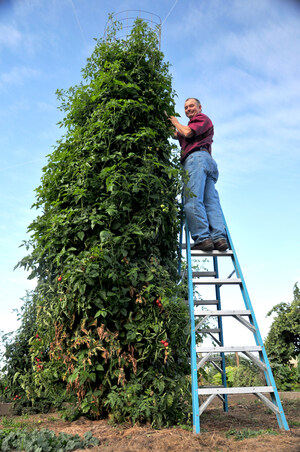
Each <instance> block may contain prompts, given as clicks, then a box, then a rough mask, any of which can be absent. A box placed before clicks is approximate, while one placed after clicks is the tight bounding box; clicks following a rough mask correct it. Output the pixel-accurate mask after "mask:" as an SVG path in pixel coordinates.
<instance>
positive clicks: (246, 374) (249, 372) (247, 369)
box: [207, 355, 265, 388]
mask: <svg viewBox="0 0 300 452" xmlns="http://www.w3.org/2000/svg"><path fill="white" fill-rule="evenodd" d="M225 360H226V381H227V386H228V387H229V388H231V387H242V386H261V385H263V384H265V380H264V375H263V372H262V371H261V370H259V369H258V367H257V366H256V365H255V364H254V363H253V362H252V361H250V360H249V359H246V358H243V357H242V356H241V357H240V358H239V360H240V363H239V366H237V365H236V364H235V355H227V356H226V358H225ZM207 380H208V381H209V382H211V383H212V384H215V385H221V384H222V377H221V374H220V372H218V371H217V370H216V369H215V368H214V367H213V366H211V368H210V369H209V371H208V372H207Z"/></svg>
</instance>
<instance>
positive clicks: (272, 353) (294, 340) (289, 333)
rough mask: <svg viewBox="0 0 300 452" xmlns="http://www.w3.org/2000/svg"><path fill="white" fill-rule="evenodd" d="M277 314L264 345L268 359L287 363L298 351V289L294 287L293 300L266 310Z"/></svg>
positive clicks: (299, 318) (299, 314)
mask: <svg viewBox="0 0 300 452" xmlns="http://www.w3.org/2000/svg"><path fill="white" fill-rule="evenodd" d="M273 313H275V314H277V317H275V319H274V320H273V323H272V325H271V328H270V331H269V334H268V336H267V339H266V341H265V346H266V350H267V353H268V355H269V357H270V359H272V360H274V361H276V362H277V363H279V364H288V363H289V361H290V360H291V358H297V357H298V356H299V353H300V290H299V287H298V285H297V284H295V287H294V300H293V301H292V302H291V303H279V304H277V305H276V306H274V307H273V308H272V309H271V311H269V312H268V314H267V315H268V316H270V315H271V314H273Z"/></svg>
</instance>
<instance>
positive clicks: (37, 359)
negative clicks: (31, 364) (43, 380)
mask: <svg viewBox="0 0 300 452" xmlns="http://www.w3.org/2000/svg"><path fill="white" fill-rule="evenodd" d="M35 360H36V366H37V369H38V370H40V369H43V368H44V366H43V365H42V361H41V360H40V358H35Z"/></svg>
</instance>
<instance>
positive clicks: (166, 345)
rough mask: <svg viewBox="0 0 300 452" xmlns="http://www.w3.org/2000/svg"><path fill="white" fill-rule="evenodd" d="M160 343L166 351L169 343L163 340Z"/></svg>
mask: <svg viewBox="0 0 300 452" xmlns="http://www.w3.org/2000/svg"><path fill="white" fill-rule="evenodd" d="M160 342H161V344H163V345H164V346H165V347H166V349H168V347H169V342H167V341H164V340H161V341H160Z"/></svg>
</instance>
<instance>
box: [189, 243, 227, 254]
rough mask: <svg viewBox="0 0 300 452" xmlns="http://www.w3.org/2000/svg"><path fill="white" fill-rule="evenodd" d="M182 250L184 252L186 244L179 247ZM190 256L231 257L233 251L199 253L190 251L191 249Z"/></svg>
mask: <svg viewBox="0 0 300 452" xmlns="http://www.w3.org/2000/svg"><path fill="white" fill-rule="evenodd" d="M181 249H182V250H186V243H183V244H182V246H181ZM191 254H192V256H195V255H199V256H232V255H233V251H232V250H227V251H217V250H213V251H201V250H192V249H191Z"/></svg>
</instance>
